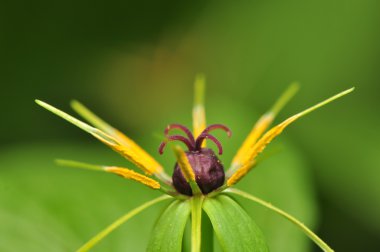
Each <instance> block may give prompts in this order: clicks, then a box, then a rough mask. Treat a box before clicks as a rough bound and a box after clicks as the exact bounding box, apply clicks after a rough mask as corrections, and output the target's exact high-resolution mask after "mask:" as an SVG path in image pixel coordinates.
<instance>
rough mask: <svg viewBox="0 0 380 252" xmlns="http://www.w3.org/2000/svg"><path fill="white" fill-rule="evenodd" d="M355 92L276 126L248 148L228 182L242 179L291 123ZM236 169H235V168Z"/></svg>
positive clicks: (348, 91) (349, 90)
mask: <svg viewBox="0 0 380 252" xmlns="http://www.w3.org/2000/svg"><path fill="white" fill-rule="evenodd" d="M353 90H354V88H351V89H348V90H346V91H343V92H341V93H339V94H337V95H334V96H332V97H330V98H328V99H326V100H324V101H322V102H320V103H318V104H316V105H314V106H312V107H310V108H308V109H306V110H304V111H302V112H300V113H298V114H295V115H293V116H291V117H289V118H288V119H286V120H285V121H283V122H282V123H280V124H278V125H276V126H274V127H273V128H272V129H270V130H269V131H268V132H267V133H265V134H264V135H263V136H262V137H261V138H260V140H258V141H257V143H256V144H254V145H253V146H250V147H249V148H247V150H246V153H245V155H244V156H243V157H242V159H241V160H239V162H241V163H240V166H239V167H241V168H235V169H234V170H233V172H232V174H230V179H229V180H228V181H230V182H227V183H230V184H231V185H232V184H234V183H236V182H237V181H238V180H239V179H241V178H242V177H243V176H244V175H245V174H246V173H247V172H248V171H249V170H250V169H251V168H252V166H251V165H250V164H252V163H255V162H256V160H255V159H256V157H257V155H259V154H260V153H261V152H262V151H263V150H264V149H265V147H266V146H267V145H268V144H269V143H270V142H271V141H272V140H273V139H274V138H275V137H277V136H278V135H280V134H281V132H282V131H283V130H284V129H285V128H286V127H287V126H288V125H290V124H291V123H293V122H294V121H296V120H297V119H299V118H301V117H303V116H305V115H307V114H308V113H310V112H312V111H314V110H316V109H318V108H320V107H322V106H324V105H326V104H328V103H330V102H332V101H334V100H336V99H338V98H340V97H342V96H344V95H346V94H348V93H350V92H352V91H353ZM246 167H249V168H246ZM233 168H234V167H233ZM237 173H242V174H241V175H238V174H237ZM233 177H235V178H234V179H232V178H233Z"/></svg>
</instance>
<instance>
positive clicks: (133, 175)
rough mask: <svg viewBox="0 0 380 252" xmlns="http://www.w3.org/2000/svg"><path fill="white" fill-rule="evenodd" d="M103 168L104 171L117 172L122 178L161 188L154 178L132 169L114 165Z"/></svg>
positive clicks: (153, 187)
mask: <svg viewBox="0 0 380 252" xmlns="http://www.w3.org/2000/svg"><path fill="white" fill-rule="evenodd" d="M104 170H105V171H106V172H110V173H114V174H117V175H119V176H121V177H123V178H126V179H131V180H134V181H137V182H139V183H141V184H144V185H146V186H148V187H150V188H152V189H160V188H161V186H160V183H158V182H157V181H156V180H154V179H151V178H149V177H147V176H144V175H142V174H140V173H137V172H135V171H132V170H129V169H126V168H121V167H116V166H107V167H104Z"/></svg>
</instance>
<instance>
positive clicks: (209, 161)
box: [158, 124, 231, 196]
mask: <svg viewBox="0 0 380 252" xmlns="http://www.w3.org/2000/svg"><path fill="white" fill-rule="evenodd" d="M172 129H179V130H181V131H183V132H184V133H185V134H186V137H185V136H182V135H171V136H169V132H170V131H171V130H172ZM216 129H221V130H224V131H225V132H227V135H228V136H229V137H230V136H231V130H230V129H229V128H228V127H226V126H224V125H222V124H212V125H210V126H208V127H207V128H205V129H204V130H203V131H202V133H201V134H200V135H199V136H198V137H197V138H196V139H195V138H194V136H193V134H192V133H191V131H190V130H189V129H188V128H186V127H185V126H183V125H181V124H170V125H168V127H167V128H166V129H165V137H166V140H165V141H163V142H162V143H161V144H160V146H159V148H158V151H159V153H160V154H163V152H164V149H165V146H166V145H167V143H168V142H170V141H181V142H183V143H184V144H185V145H186V146H187V148H188V151H186V156H187V159H188V160H189V163H190V165H191V168H192V169H193V171H194V174H195V180H196V182H197V184H198V186H199V188H200V189H201V191H202V193H203V194H208V193H209V192H211V191H213V190H215V189H217V188H219V187H220V186H222V185H223V183H224V178H225V174H224V168H223V165H222V163H221V162H220V160H219V159H218V157H217V156H216V155H215V153H214V151H213V150H211V149H208V148H202V143H203V142H204V140H205V139H210V140H211V141H213V142H214V143H215V144H216V146H217V147H218V150H219V155H221V154H223V148H222V145H221V143H220V142H219V140H218V139H217V138H216V137H214V136H213V135H211V134H210V132H211V131H213V130H216ZM172 179H173V186H174V187H175V189H176V190H177V191H178V192H179V193H182V194H185V195H189V196H191V195H192V190H191V187H190V185H189V184H188V182H187V181H186V179H185V177H184V176H183V174H182V171H181V169H180V167H179V165H178V163H176V164H175V167H174V172H173V176H172Z"/></svg>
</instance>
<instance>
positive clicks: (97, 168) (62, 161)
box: [55, 159, 105, 172]
mask: <svg viewBox="0 0 380 252" xmlns="http://www.w3.org/2000/svg"><path fill="white" fill-rule="evenodd" d="M55 163H56V164H58V165H61V166H66V167H73V168H81V169H86V170H92V171H102V172H105V170H104V166H101V165H94V164H88V163H83V162H78V161H73V160H65V159H57V160H55Z"/></svg>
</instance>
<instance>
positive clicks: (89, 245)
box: [77, 195, 172, 252]
mask: <svg viewBox="0 0 380 252" xmlns="http://www.w3.org/2000/svg"><path fill="white" fill-rule="evenodd" d="M170 198H172V197H170V196H168V195H163V196H161V197H158V198H156V199H154V200H151V201H148V202H146V203H144V204H142V205H141V206H139V207H137V208H135V209H133V210H132V211H130V212H128V213H126V214H125V215H123V216H121V217H120V218H119V219H117V220H116V221H115V222H113V223H112V224H111V225H109V226H108V227H107V228H105V229H104V230H102V231H101V232H100V233H98V234H97V235H95V236H94V237H92V238H91V240H89V241H88V242H86V243H85V244H84V245H83V246H82V247H80V248H79V249H78V250H77V252H85V251H88V250H89V249H91V248H92V247H93V246H95V245H96V244H97V243H98V242H100V241H101V240H103V239H104V238H105V237H106V236H107V235H109V234H110V233H111V232H112V231H113V230H115V229H116V228H118V227H119V226H120V225H121V224H123V223H124V222H126V221H128V220H129V219H131V218H132V217H134V216H135V215H137V214H139V213H140V212H142V211H143V210H145V209H147V208H149V207H151V206H153V205H155V204H157V203H159V202H161V201H163V200H167V199H170Z"/></svg>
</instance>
